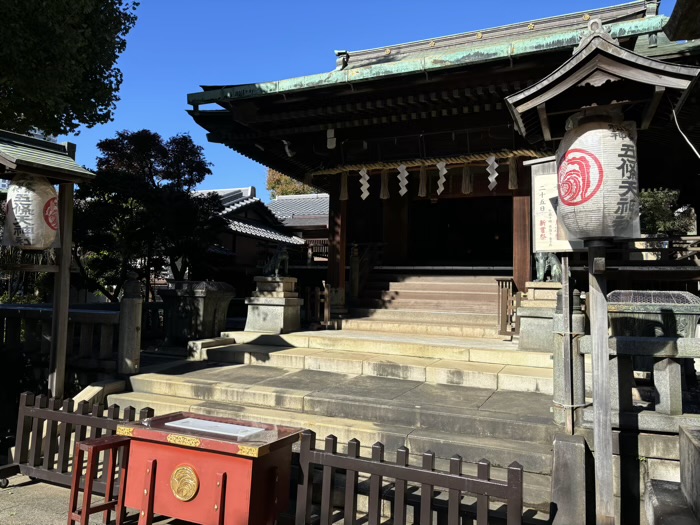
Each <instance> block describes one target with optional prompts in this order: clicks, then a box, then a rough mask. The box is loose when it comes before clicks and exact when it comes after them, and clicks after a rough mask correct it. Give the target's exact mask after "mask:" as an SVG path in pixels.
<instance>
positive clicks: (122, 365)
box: [117, 272, 143, 375]
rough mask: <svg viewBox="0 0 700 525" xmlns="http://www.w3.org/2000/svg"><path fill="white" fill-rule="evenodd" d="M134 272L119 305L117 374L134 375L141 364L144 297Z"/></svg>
mask: <svg viewBox="0 0 700 525" xmlns="http://www.w3.org/2000/svg"><path fill="white" fill-rule="evenodd" d="M136 277H137V275H136V274H135V273H134V272H129V274H128V280H127V281H126V282H125V283H124V295H123V296H122V299H121V301H120V303H119V344H118V347H117V373H119V374H125V375H132V374H136V373H138V371H139V366H140V363H141V311H142V309H143V296H142V295H141V283H140V282H139V281H138V280H137V279H136Z"/></svg>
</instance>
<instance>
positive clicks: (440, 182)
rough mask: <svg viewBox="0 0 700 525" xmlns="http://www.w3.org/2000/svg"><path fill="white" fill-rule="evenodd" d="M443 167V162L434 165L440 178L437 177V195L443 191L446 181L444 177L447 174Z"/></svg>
mask: <svg viewBox="0 0 700 525" xmlns="http://www.w3.org/2000/svg"><path fill="white" fill-rule="evenodd" d="M445 165H446V163H445V162H444V161H442V162H438V163H437V164H435V166H436V167H437V169H438V173H439V174H440V177H438V187H437V192H436V193H437V194H438V195H440V194H441V193H442V192H443V191H445V181H446V180H447V179H446V178H445V175H446V174H447V168H446V167H445Z"/></svg>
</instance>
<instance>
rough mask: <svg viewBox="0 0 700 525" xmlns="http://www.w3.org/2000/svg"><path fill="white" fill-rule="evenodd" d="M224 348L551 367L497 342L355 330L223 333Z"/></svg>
mask: <svg viewBox="0 0 700 525" xmlns="http://www.w3.org/2000/svg"><path fill="white" fill-rule="evenodd" d="M222 337H223V338H225V339H223V341H225V343H222V345H223V346H225V345H229V344H232V343H239V344H240V343H243V344H252V345H258V346H267V347H270V346H271V347H279V346H283V347H293V348H311V349H314V348H316V349H320V350H344V351H357V352H363V353H372V354H387V355H403V356H412V357H426V358H433V359H448V360H458V361H473V362H479V363H497V364H506V365H517V366H531V367H536V368H552V354H551V353H549V352H528V351H521V350H518V349H517V348H518V347H517V344H516V343H513V342H511V341H502V340H498V339H480V338H465V337H449V336H421V335H407V334H393V333H379V332H363V331H354V330H326V331H309V332H295V333H293V334H279V335H278V334H267V333H262V332H245V331H231V332H224V333H223V334H222Z"/></svg>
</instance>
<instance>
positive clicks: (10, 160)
mask: <svg viewBox="0 0 700 525" xmlns="http://www.w3.org/2000/svg"><path fill="white" fill-rule="evenodd" d="M0 166H4V167H5V168H6V169H8V170H10V171H13V172H17V171H23V172H27V173H35V174H39V175H44V176H47V177H49V178H51V179H55V181H75V182H79V181H83V180H90V179H93V178H94V177H95V174H94V173H92V172H91V171H88V170H86V169H85V168H82V167H80V166H79V165H78V164H77V163H76V162H75V159H73V157H72V156H71V153H70V152H69V146H68V145H67V144H57V143H55V142H50V141H48V140H42V139H38V138H34V137H28V136H26V135H19V134H17V133H12V132H9V131H3V130H0Z"/></svg>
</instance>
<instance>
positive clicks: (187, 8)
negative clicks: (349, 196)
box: [59, 0, 675, 201]
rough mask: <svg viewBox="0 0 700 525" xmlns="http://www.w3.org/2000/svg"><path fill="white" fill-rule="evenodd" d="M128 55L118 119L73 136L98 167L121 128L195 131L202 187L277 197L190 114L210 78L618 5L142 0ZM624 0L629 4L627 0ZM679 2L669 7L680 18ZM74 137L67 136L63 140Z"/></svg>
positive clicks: (245, 76) (256, 171)
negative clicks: (203, 161)
mask: <svg viewBox="0 0 700 525" xmlns="http://www.w3.org/2000/svg"><path fill="white" fill-rule="evenodd" d="M141 1H142V3H141V6H140V7H139V9H138V11H137V14H138V22H137V23H136V26H135V27H134V29H133V30H132V31H131V33H130V34H129V35H128V37H127V42H128V45H127V49H126V51H125V52H124V53H123V54H122V56H121V58H120V60H119V68H120V69H121V70H122V73H123V74H124V82H123V84H122V87H121V91H120V97H121V100H120V101H119V102H118V103H117V110H116V112H115V115H114V117H115V118H114V121H113V122H110V123H108V124H104V125H101V126H96V127H94V128H91V129H87V128H83V129H81V130H80V134H79V135H78V136H69V137H67V140H70V141H72V142H75V143H76V144H77V145H78V149H77V160H78V162H79V163H80V164H83V165H85V166H87V167H89V168H94V166H95V158H96V157H97V154H98V152H97V148H96V144H97V142H99V141H100V140H102V139H104V138H109V137H112V136H114V134H115V133H116V132H117V131H120V130H132V131H135V130H139V129H144V128H146V129H150V130H153V131H156V132H158V133H160V134H161V135H162V136H163V137H165V138H167V137H170V136H172V135H174V134H177V133H183V132H187V133H190V134H191V135H192V138H193V139H194V141H195V142H196V143H198V144H201V145H202V146H204V151H205V155H206V158H207V160H208V161H209V162H211V163H212V164H213V165H212V172H213V174H212V175H211V176H210V177H208V178H207V180H205V181H204V183H203V184H202V185H201V186H200V188H201V189H215V188H230V187H242V186H251V185H252V186H255V187H256V188H257V190H258V196H260V197H261V198H263V200H265V201H267V200H268V192H267V190H266V189H265V178H266V175H267V170H266V168H265V167H264V166H262V165H260V164H258V163H256V162H253V161H251V160H249V159H247V158H245V157H243V156H241V155H239V154H237V153H235V152H234V151H232V150H230V149H229V148H227V147H225V146H222V145H220V144H211V143H208V142H207V139H206V136H205V132H204V130H203V129H202V128H200V127H199V126H197V125H196V124H195V123H194V121H193V120H192V118H191V117H190V116H189V115H188V114H187V113H186V112H185V111H186V109H188V107H189V106H188V105H187V98H186V97H187V93H191V92H196V91H199V85H200V84H245V83H250V82H264V81H270V80H280V79H283V78H291V77H297V76H301V75H307V74H313V73H321V72H325V71H330V70H332V69H334V68H335V56H334V54H333V50H334V49H346V50H348V51H353V50H361V49H369V48H374V47H383V46H387V45H391V44H398V43H403V42H411V41H414V40H422V39H426V38H434V37H437V36H444V35H450V34H455V33H463V32H467V31H473V30H477V29H485V28H489V27H495V26H500V25H506V24H511V23H516V22H526V21H529V20H534V19H538V18H544V17H549V16H555V15H561V14H565V13H572V12H578V11H586V10H587V9H595V8H598V7H605V6H609V5H614V4H615V2H614V1H613V0H583V1H582V0H574V1H566V2H563V1H561V0H532V1H529V2H528V1H523V0H500V1H487V0H447V1H432V2H431V1H426V0H422V1H417V0H402V1H398V0H374V1H368V0H355V1H352V2H350V1H338V2H333V1H328V0H325V1H320V0H296V1H295V0H286V1H281V0H258V1H257V2H255V1H252V2H244V1H242V0H198V1H196V2H195V1H192V0H141ZM620 3H621V2H620ZM674 4H675V0H670V1H669V0H665V1H664V2H662V4H661V12H662V13H663V14H666V15H670V13H671V11H672V9H673V6H674ZM64 139H66V138H64V137H61V138H60V139H59V140H61V141H63V140H64Z"/></svg>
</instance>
